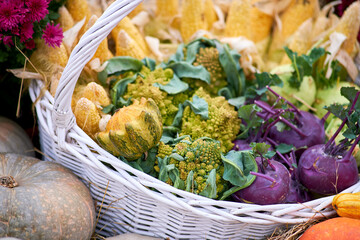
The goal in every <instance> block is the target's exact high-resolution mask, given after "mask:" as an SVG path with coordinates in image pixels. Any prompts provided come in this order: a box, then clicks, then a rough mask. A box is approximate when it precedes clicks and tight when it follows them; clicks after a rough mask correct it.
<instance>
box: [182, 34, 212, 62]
mask: <svg viewBox="0 0 360 240" xmlns="http://www.w3.org/2000/svg"><path fill="white" fill-rule="evenodd" d="M215 46H216V44H215V42H214V40H211V39H208V38H204V37H202V38H197V39H195V40H193V41H191V42H190V43H188V44H187V45H186V46H185V48H186V60H185V61H186V62H188V63H191V64H193V62H194V61H195V60H196V54H197V53H198V52H199V50H200V48H206V47H215Z"/></svg>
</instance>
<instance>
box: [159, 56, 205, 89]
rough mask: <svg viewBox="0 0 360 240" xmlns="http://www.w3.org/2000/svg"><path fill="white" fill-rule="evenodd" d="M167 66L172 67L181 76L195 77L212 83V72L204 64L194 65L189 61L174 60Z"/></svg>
mask: <svg viewBox="0 0 360 240" xmlns="http://www.w3.org/2000/svg"><path fill="white" fill-rule="evenodd" d="M166 68H171V69H172V70H173V71H174V74H176V75H177V76H178V77H179V78H184V77H186V78H195V79H199V80H202V81H204V82H206V83H208V84H210V82H211V79H210V73H209V72H208V71H207V70H206V68H205V67H204V66H202V65H200V66H193V65H191V64H190V63H188V62H184V61H181V62H174V63H170V64H168V65H166Z"/></svg>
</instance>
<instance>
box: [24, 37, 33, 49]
mask: <svg viewBox="0 0 360 240" xmlns="http://www.w3.org/2000/svg"><path fill="white" fill-rule="evenodd" d="M25 47H26V48H27V49H29V50H32V49H34V48H35V41H34V40H33V39H31V40H29V41H26V42H25Z"/></svg>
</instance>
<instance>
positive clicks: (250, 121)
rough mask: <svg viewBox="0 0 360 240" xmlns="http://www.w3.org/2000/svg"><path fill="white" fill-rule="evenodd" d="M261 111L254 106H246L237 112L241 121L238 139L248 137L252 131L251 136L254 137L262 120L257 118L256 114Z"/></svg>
mask: <svg viewBox="0 0 360 240" xmlns="http://www.w3.org/2000/svg"><path fill="white" fill-rule="evenodd" d="M259 111H261V109H260V108H259V107H258V106H256V105H255V104H248V105H244V106H241V107H240V108H239V110H238V116H239V118H241V119H242V123H241V125H240V126H241V130H242V131H241V133H240V134H239V135H238V136H237V138H238V139H245V138H247V137H248V134H249V132H250V131H254V133H253V134H255V135H256V132H257V131H258V130H259V129H260V128H259V127H260V126H261V125H262V123H263V122H264V120H263V119H262V118H260V117H259V116H257V114H256V113H257V112H259Z"/></svg>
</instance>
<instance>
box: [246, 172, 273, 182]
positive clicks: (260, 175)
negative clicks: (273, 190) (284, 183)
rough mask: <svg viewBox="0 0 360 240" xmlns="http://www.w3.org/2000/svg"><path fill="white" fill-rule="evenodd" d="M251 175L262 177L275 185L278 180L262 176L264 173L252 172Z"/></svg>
mask: <svg viewBox="0 0 360 240" xmlns="http://www.w3.org/2000/svg"><path fill="white" fill-rule="evenodd" d="M250 174H252V175H254V176H257V177H262V178H265V179H267V180H269V181H270V182H273V183H275V182H276V180H275V179H274V178H272V177H270V176H268V175H265V174H262V173H258V172H253V171H250Z"/></svg>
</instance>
